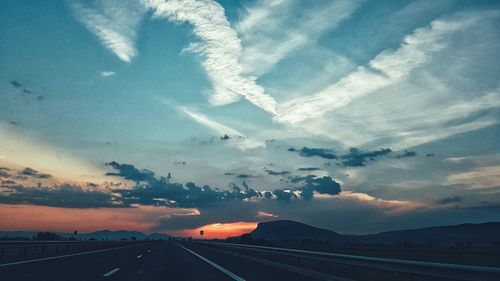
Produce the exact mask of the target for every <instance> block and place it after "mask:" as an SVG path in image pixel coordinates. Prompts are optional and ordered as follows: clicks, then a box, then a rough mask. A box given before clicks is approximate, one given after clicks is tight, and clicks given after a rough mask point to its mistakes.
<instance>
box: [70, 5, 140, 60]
mask: <svg viewBox="0 0 500 281" xmlns="http://www.w3.org/2000/svg"><path fill="white" fill-rule="evenodd" d="M71 6H72V8H73V10H74V12H75V15H76V17H77V19H78V20H79V21H80V22H81V23H82V24H83V25H84V26H85V27H86V28H87V29H88V30H89V31H90V32H92V33H94V34H95V35H96V36H97V37H98V38H99V40H100V41H101V43H102V44H103V45H104V47H106V48H107V49H108V50H110V51H111V52H112V53H114V54H115V55H116V56H118V58H120V59H121V60H122V61H124V62H130V61H131V60H132V58H133V57H134V56H136V55H137V50H136V48H135V41H136V39H137V29H138V27H139V23H140V21H141V19H142V16H143V15H144V13H145V9H144V8H143V6H142V5H141V4H140V2H138V0H124V1H120V0H96V1H93V2H92V4H90V5H84V4H82V3H80V2H73V3H71Z"/></svg>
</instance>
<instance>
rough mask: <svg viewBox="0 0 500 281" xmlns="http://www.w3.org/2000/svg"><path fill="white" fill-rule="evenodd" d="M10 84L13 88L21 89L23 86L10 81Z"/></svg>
mask: <svg viewBox="0 0 500 281" xmlns="http://www.w3.org/2000/svg"><path fill="white" fill-rule="evenodd" d="M10 84H11V85H12V86H14V88H21V87H22V86H23V85H22V84H21V83H19V81H16V80H12V81H10Z"/></svg>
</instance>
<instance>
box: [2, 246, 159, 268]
mask: <svg viewBox="0 0 500 281" xmlns="http://www.w3.org/2000/svg"><path fill="white" fill-rule="evenodd" d="M147 242H151V241H2V242H0V264H1V263H4V262H13V261H20V260H26V259H33V258H43V257H50V256H57V255H64V254H72V253H80V252H88V251H96V250H103V249H109V248H115V247H120V246H125V245H133V244H139V243H147Z"/></svg>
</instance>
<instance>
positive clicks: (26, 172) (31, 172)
mask: <svg viewBox="0 0 500 281" xmlns="http://www.w3.org/2000/svg"><path fill="white" fill-rule="evenodd" d="M19 175H20V176H27V177H33V178H37V179H48V178H51V177H52V175H50V174H43V173H42V174H41V173H39V172H38V171H37V170H35V169H32V168H29V167H26V168H24V170H22V171H20V172H19Z"/></svg>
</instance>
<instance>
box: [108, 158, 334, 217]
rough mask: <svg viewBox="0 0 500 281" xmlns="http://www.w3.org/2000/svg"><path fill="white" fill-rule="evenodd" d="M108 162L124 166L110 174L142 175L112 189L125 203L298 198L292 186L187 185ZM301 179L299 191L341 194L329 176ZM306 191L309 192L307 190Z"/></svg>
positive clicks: (195, 203)
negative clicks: (222, 187)
mask: <svg viewBox="0 0 500 281" xmlns="http://www.w3.org/2000/svg"><path fill="white" fill-rule="evenodd" d="M109 165H110V166H111V167H114V168H115V167H116V168H115V169H121V170H119V171H120V172H118V173H107V175H114V176H121V177H124V178H127V179H140V180H137V185H136V186H134V187H132V188H130V189H124V188H121V189H113V192H115V193H117V194H119V195H120V200H122V201H123V202H124V203H125V204H126V205H130V204H142V205H162V206H170V207H182V208H196V207H208V206H212V205H213V204H215V203H218V202H228V201H233V200H237V201H238V200H239V201H241V200H245V199H251V198H256V199H273V198H275V199H276V200H279V201H290V200H291V199H296V198H297V196H296V195H295V194H294V193H293V192H291V191H293V190H291V191H290V190H287V191H285V190H281V189H278V190H275V191H273V192H269V191H266V192H261V191H256V190H255V189H253V188H251V187H249V186H248V184H247V183H245V182H244V183H243V188H241V187H239V186H237V185H236V184H230V185H229V189H227V190H219V189H218V188H213V187H210V186H208V185H203V186H198V185H196V184H195V183H191V182H189V183H186V184H185V185H183V184H181V183H173V182H170V181H169V179H168V178H165V177H156V176H155V175H154V173H153V172H151V171H147V170H139V169H137V168H136V167H134V166H133V165H130V164H119V163H116V162H114V161H113V162H111V163H110V164H109ZM124 171H126V172H124ZM145 171H147V172H145ZM240 176H241V175H240ZM245 176H248V175H245ZM239 178H242V177H239ZM243 178H246V177H243ZM299 181H303V182H304V186H302V187H299V188H297V189H296V190H297V191H305V190H308V189H311V190H314V191H317V192H319V193H324V194H338V193H339V192H340V185H339V184H338V183H337V182H335V181H334V180H332V179H331V178H330V177H323V178H315V177H314V176H308V177H304V178H301V179H300V180H299ZM305 192H306V193H307V192H308V191H305ZM273 195H274V196H273Z"/></svg>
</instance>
